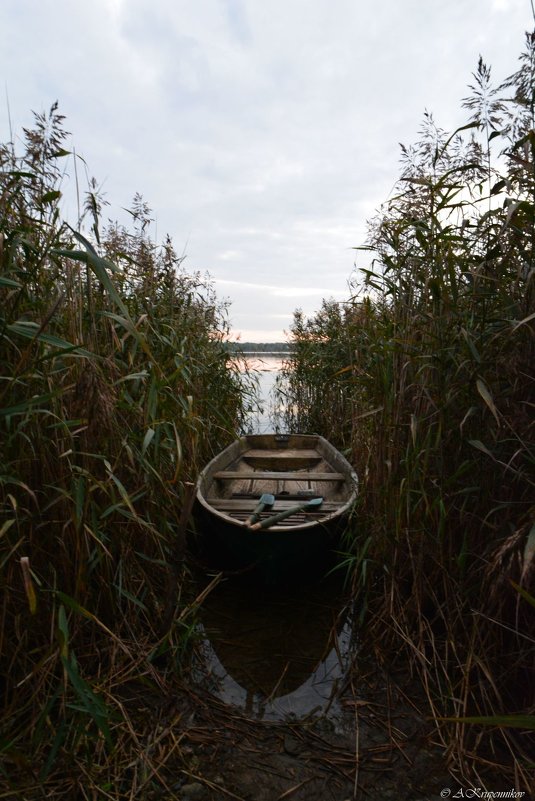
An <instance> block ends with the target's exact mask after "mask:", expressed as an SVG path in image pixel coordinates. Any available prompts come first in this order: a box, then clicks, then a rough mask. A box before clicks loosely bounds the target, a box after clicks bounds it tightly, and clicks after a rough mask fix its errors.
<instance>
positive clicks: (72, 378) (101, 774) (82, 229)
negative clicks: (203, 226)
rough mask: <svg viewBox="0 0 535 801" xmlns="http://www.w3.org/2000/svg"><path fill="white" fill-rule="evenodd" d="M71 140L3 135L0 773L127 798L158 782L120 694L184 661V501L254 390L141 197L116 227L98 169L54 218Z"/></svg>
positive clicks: (52, 130)
mask: <svg viewBox="0 0 535 801" xmlns="http://www.w3.org/2000/svg"><path fill="white" fill-rule="evenodd" d="M66 136H67V134H66V132H65V129H64V120H63V117H62V116H61V115H60V114H59V113H58V110H57V105H55V106H53V107H52V109H51V110H50V112H49V113H48V114H46V115H45V114H40V115H36V117H35V125H34V127H33V128H32V129H31V130H26V131H24V148H23V151H22V152H21V153H20V154H19V153H17V152H16V151H15V147H14V145H13V144H12V143H8V144H7V145H3V146H1V147H0V265H1V266H0V300H1V302H0V309H1V312H0V378H1V383H0V450H1V453H2V461H1V468H0V514H1V517H0V553H1V558H0V570H1V582H2V590H3V592H2V600H1V601H0V604H1V612H0V620H1V624H0V638H1V643H2V647H1V649H0V651H1V657H0V665H1V676H2V681H1V685H0V691H1V694H2V709H3V710H4V711H3V713H2V719H1V732H2V733H1V736H0V751H1V757H0V785H2V786H3V788H4V789H5V792H7V794H8V795H9V793H10V792H13V793H14V792H15V791H16V792H19V793H21V794H22V795H23V796H24V797H25V798H33V797H42V796H43V794H45V795H49V796H52V795H54V797H56V794H57V797H60V796H61V797H66V798H67V797H73V798H74V797H76V798H83V797H87V798H90V797H91V798H96V797H99V798H101V797H106V798H123V797H124V795H123V794H122V792H123V790H124V788H125V787H126V786H127V785H129V786H130V787H134V788H136V787H145V789H146V791H147V792H148V790H149V789H154V787H160V788H161V787H162V786H163V785H162V781H163V780H161V777H160V776H159V774H158V768H157V766H156V763H155V762H154V761H153V756H151V753H148V752H147V753H143V748H142V745H141V743H142V741H143V736H142V732H143V731H144V730H145V729H146V721H144V720H143V716H142V715H141V714H137V718H136V715H134V714H133V712H132V711H131V709H130V710H128V709H127V705H126V704H125V702H124V698H125V695H126V693H127V692H129V693H134V691H133V690H132V689H130V688H131V687H133V686H138V687H140V686H144V688H145V692H146V693H148V694H150V693H151V692H154V691H156V690H158V691H159V692H160V693H161V691H162V688H168V682H169V680H170V677H171V676H173V675H174V676H175V677H176V676H177V675H179V674H180V671H181V670H182V669H183V665H184V659H183V657H184V654H185V652H186V651H187V648H188V643H189V641H190V639H191V637H192V635H193V630H194V627H193V625H192V614H191V610H193V609H194V604H193V605H192V606H191V608H190V600H191V599H189V591H188V590H187V573H185V571H184V570H183V569H181V570H180V571H179V572H178V575H177V568H176V564H175V561H176V559H177V558H180V557H181V555H182V548H181V542H182V538H183V534H184V532H183V527H184V520H182V521H181V510H183V508H184V504H185V503H186V502H187V500H188V494H189V488H188V487H189V484H188V482H189V481H190V480H191V479H192V478H193V476H194V475H195V473H196V471H197V468H198V465H199V463H203V462H204V461H206V460H207V459H208V457H209V456H211V455H212V449H215V450H219V449H220V447H222V446H223V445H224V444H226V443H227V442H228V441H230V440H231V439H232V438H233V437H234V432H235V431H236V429H237V428H238V427H239V426H240V425H241V422H242V420H243V417H244V415H245V414H246V411H247V405H248V397H249V396H250V393H249V384H248V379H247V376H246V374H245V373H243V371H242V369H241V367H240V365H239V364H238V357H237V356H234V355H232V354H230V353H229V352H228V351H227V349H226V348H225V347H224V340H225V338H226V336H227V334H228V323H227V316H226V307H225V305H224V304H221V303H220V302H219V301H218V299H217V298H216V296H215V294H214V291H213V287H212V286H211V284H210V282H209V280H208V279H206V278H204V277H202V276H200V275H199V274H196V273H189V272H187V271H186V270H185V268H184V264H183V258H182V257H178V256H177V254H176V253H175V250H174V248H173V245H172V242H171V240H170V239H169V238H167V239H166V240H165V242H164V243H163V245H161V246H160V245H157V244H156V243H154V242H153V241H152V240H151V239H150V237H149V235H148V231H149V228H150V210H149V209H148V207H147V205H146V204H145V203H144V201H143V199H142V198H141V197H140V196H139V195H138V196H136V197H135V199H134V203H133V206H132V210H131V214H132V219H133V229H130V230H127V229H126V228H125V227H124V226H120V225H118V224H111V223H110V224H108V225H106V226H102V224H101V219H102V217H101V212H102V207H103V204H104V199H103V198H102V197H101V196H100V195H99V192H98V188H97V184H96V183H95V182H94V181H93V182H91V184H90V186H89V190H88V192H87V193H86V195H85V198H84V199H82V200H80V201H79V208H80V209H81V211H80V217H79V220H78V223H77V225H76V226H75V227H70V226H69V225H67V224H66V223H65V222H64V221H63V220H62V215H61V202H62V193H63V192H64V189H66V188H65V187H64V183H65V180H66V179H65V177H64V172H65V168H64V166H63V165H64V164H65V163H66V161H67V160H69V159H73V158H74V159H76V157H75V156H74V154H70V153H69V152H67V150H66V149H65V142H66ZM170 577H171V579H173V577H174V579H176V580H174V582H173V581H172V582H171V583H172V587H173V592H172V594H171V595H170V593H169V586H170ZM188 599H189V600H188ZM162 622H165V626H163V625H162ZM165 739H166V742H167V746H168V747H169V748H170V749H171V752H172V753H174V755H175V757H176V758H177V759H180V750H179V749H178V750H177V743H176V741H174V740H173V738H172V732H169V731H168V732H167V734H166V737H165ZM132 765H135V766H136V767H135V775H134V774H132ZM138 769H139V772H138ZM129 772H130V779H129V778H128V777H129ZM121 788H122V789H121ZM139 792H141V790H139ZM2 794H3V793H2ZM138 797H140V796H138Z"/></svg>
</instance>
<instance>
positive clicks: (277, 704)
mask: <svg viewBox="0 0 535 801" xmlns="http://www.w3.org/2000/svg"><path fill="white" fill-rule="evenodd" d="M201 627H202V632H203V634H204V639H203V640H202V642H201V643H200V645H199V652H198V657H199V659H198V665H197V670H198V673H199V675H198V677H197V679H198V682H199V683H200V684H202V686H204V687H205V688H206V689H208V690H209V691H210V692H211V693H212V694H213V695H215V696H216V697H218V698H219V699H221V700H222V701H224V702H225V703H228V704H232V705H233V706H236V707H239V708H241V709H243V710H245V712H246V713H247V714H249V715H251V716H252V717H256V718H262V719H264V720H283V719H285V718H286V717H288V716H292V717H294V718H297V719H302V718H304V717H307V716H308V715H314V714H321V713H325V712H327V711H328V710H331V709H333V711H334V709H335V708H336V707H337V704H336V694H337V689H338V684H339V683H340V680H341V679H342V678H343V676H344V674H345V671H346V668H347V665H348V662H349V658H350V645H351V625H350V620H349V614H348V612H347V609H345V610H344V608H343V599H342V598H341V593H340V589H339V586H337V584H336V582H333V580H329V581H324V582H322V583H321V584H318V585H316V586H313V587H307V588H301V589H300V590H299V592H297V591H295V592H293V593H291V592H288V591H286V592H284V593H282V592H277V593H276V592H275V591H274V590H273V589H271V590H270V589H269V588H265V587H256V588H253V587H250V586H243V585H241V584H235V583H234V582H226V583H224V584H221V585H220V586H219V587H218V588H217V589H216V590H215V591H213V592H212V594H211V595H210V596H209V597H208V598H207V600H206V601H205V602H204V604H203V607H202V609H201Z"/></svg>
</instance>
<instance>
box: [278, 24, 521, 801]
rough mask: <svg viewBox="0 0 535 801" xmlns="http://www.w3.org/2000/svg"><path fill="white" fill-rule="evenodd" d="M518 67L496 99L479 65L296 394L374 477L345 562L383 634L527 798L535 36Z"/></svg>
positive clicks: (421, 145) (406, 159) (407, 153)
mask: <svg viewBox="0 0 535 801" xmlns="http://www.w3.org/2000/svg"><path fill="white" fill-rule="evenodd" d="M520 62H521V64H520V69H519V70H518V72H516V73H515V74H514V75H512V76H511V77H510V78H509V79H508V80H507V81H506V82H505V83H504V84H503V85H502V86H501V87H499V88H498V89H494V88H493V87H492V84H491V80H490V70H489V69H488V67H487V66H486V65H485V64H484V63H483V62H482V60H480V61H479V64H478V67H477V70H476V72H475V74H474V82H473V85H472V87H471V94H470V96H469V97H468V98H467V99H466V101H465V103H464V105H465V107H466V108H467V109H468V110H469V112H470V118H469V119H468V120H467V123H466V125H464V126H463V127H462V128H460V129H459V130H457V131H455V132H453V133H452V134H448V133H446V132H444V131H442V130H441V129H440V128H439V127H438V126H437V125H436V123H435V121H434V120H433V117H432V115H430V114H428V113H426V115H425V117H424V121H423V125H422V129H421V137H420V140H419V141H418V142H417V143H416V144H415V145H414V146H411V147H402V174H401V178H400V180H399V182H398V185H397V189H396V191H395V193H394V194H393V196H392V197H391V198H390V199H389V200H388V201H387V202H386V203H385V204H384V206H383V207H382V209H381V211H380V213H379V214H378V216H377V217H376V218H375V219H374V220H373V221H372V222H371V223H370V229H369V239H368V243H367V244H366V246H365V248H363V249H359V250H360V252H361V253H362V251H365V252H366V253H368V254H370V253H371V255H372V260H371V263H369V264H368V265H367V266H366V267H364V268H361V269H360V270H358V271H357V273H356V275H355V279H354V286H355V294H354V296H353V297H352V298H350V299H349V300H348V302H347V303H345V304H342V305H340V306H338V305H336V304H333V303H324V304H323V306H322V308H321V310H320V311H318V312H317V314H316V315H315V316H313V317H312V318H311V319H309V320H307V321H305V320H304V319H303V318H302V316H301V315H300V314H299V313H296V316H295V321H294V326H293V329H292V334H293V337H292V340H293V341H292V343H291V347H292V352H293V356H292V358H291V359H289V360H288V362H287V364H286V368H285V372H284V375H283V378H282V380H281V386H280V391H281V392H283V393H284V395H285V397H286V401H287V402H286V409H287V412H286V423H287V425H288V428H289V429H290V430H297V429H301V430H306V429H310V430H314V431H318V432H319V433H323V434H325V435H326V436H329V437H330V438H331V439H333V440H334V441H335V442H336V444H338V445H340V446H341V447H343V448H345V449H346V450H347V451H348V452H349V453H351V455H352V458H353V461H354V463H355V464H356V465H357V467H358V469H359V472H360V475H361V477H362V484H361V507H360V510H359V511H360V515H358V518H359V521H360V522H359V527H358V531H353V532H349V533H348V538H347V542H346V548H347V550H348V553H349V555H348V557H347V559H348V561H349V563H352V564H353V567H354V573H353V580H354V589H355V593H361V594H363V593H365V592H366V593H368V598H369V603H370V604H371V608H370V614H371V618H370V622H369V624H368V627H369V632H370V634H371V636H375V637H378V636H380V637H381V638H382V639H383V640H384V641H385V642H390V643H391V644H395V645H396V647H397V648H399V644H400V642H401V643H402V644H403V646H404V648H405V649H406V651H407V652H408V653H409V654H410V656H411V659H412V660H413V661H414V664H415V665H416V667H417V668H418V670H419V671H420V675H421V677H422V680H423V682H424V685H425V687H426V689H427V692H428V697H429V703H430V710H431V713H432V714H433V716H434V717H435V719H436V720H437V731H438V734H439V736H440V737H441V738H442V741H443V743H444V745H445V747H446V748H447V749H448V752H449V754H450V755H451V759H452V764H454V765H455V767H456V768H457V769H458V771H459V772H460V774H461V775H463V776H464V777H471V779H472V781H475V780H477V778H478V777H479V779H480V780H481V774H480V771H482V770H483V769H484V766H485V764H487V765H488V764H491V763H495V764H497V765H500V766H501V768H500V769H501V770H503V771H509V774H507V773H504V774H503V775H511V776H513V778H514V779H515V781H516V783H517V784H521V785H522V787H523V788H524V789H527V788H528V785H529V776H530V770H531V769H532V767H533V766H532V763H531V761H530V757H529V749H530V739H529V737H528V736H527V734H526V732H525V731H524V732H523V736H519V735H518V733H517V730H516V729H514V728H512V727H510V726H509V725H500V724H499V723H497V721H498V716H500V715H502V716H503V715H506V714H507V713H510V712H518V713H519V714H520V713H523V714H525V715H528V717H523V718H522V721H523V723H524V727H526V725H527V722H528V721H531V724H530V725H531V726H532V727H533V722H534V719H533V703H534V697H533V684H532V682H531V681H530V680H529V673H530V669H532V667H533V664H532V658H533V650H532V649H533V639H532V637H531V633H530V627H529V616H530V614H532V609H531V608H530V603H529V598H530V597H531V596H532V593H533V590H532V589H531V590H530V582H533V576H534V572H535V570H534V563H533V542H534V537H535V529H534V528H533V525H534V507H533V498H534V494H533V489H534V483H535V482H534V471H533V466H534V455H535V447H534V443H533V424H532V419H533V408H534V403H535V392H534V390H535V387H534V381H533V364H534V362H535V338H534V336H533V334H534V320H535V309H534V298H535V296H534V279H535V262H534V240H535V223H534V220H535V215H534V209H535V158H534V156H535V133H534V127H535V126H534V108H533V98H534V96H535V94H534V92H535V37H534V36H533V35H527V36H526V48H525V50H524V52H523V53H522V55H521V59H520ZM359 258H362V256H359ZM363 531H365V532H366V535H365V536H363V535H362V534H361V533H360V532H363ZM363 554H364V555H363ZM364 568H365V569H364ZM379 586H380V587H382V593H380V594H379V593H378V592H377V588H378V587H379ZM372 589H373V591H372ZM385 633H386V634H385ZM530 715H531V717H529V716H530ZM468 717H470V718H474V717H477V718H479V719H480V720H479V725H476V724H474V723H472V724H469V723H468V722H467V721H466V718H468ZM444 718H450V722H444V720H443V719H444ZM452 718H456V719H457V722H451V719H452ZM461 718H463V722H460V719H461ZM481 718H487V723H489V724H490V727H484V726H483V724H482V723H481ZM502 720H503V718H502ZM493 726H494V728H493ZM474 777H475V778H474Z"/></svg>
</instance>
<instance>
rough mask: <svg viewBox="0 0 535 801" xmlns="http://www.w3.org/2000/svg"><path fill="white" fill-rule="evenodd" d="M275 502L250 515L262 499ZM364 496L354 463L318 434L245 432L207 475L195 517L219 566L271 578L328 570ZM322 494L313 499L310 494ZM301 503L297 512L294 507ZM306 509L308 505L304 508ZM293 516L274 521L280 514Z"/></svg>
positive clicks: (206, 550)
mask: <svg viewBox="0 0 535 801" xmlns="http://www.w3.org/2000/svg"><path fill="white" fill-rule="evenodd" d="M266 493H270V494H272V495H273V497H274V504H273V506H272V507H270V508H268V509H264V510H263V511H262V512H261V514H260V515H259V523H260V525H267V527H266V528H259V529H256V530H255V529H253V528H251V526H250V523H249V520H250V516H251V515H252V514H253V512H254V510H255V508H257V504H258V502H259V500H260V498H262V497H265V494H266ZM356 495H357V477H356V474H355V472H354V471H353V469H352V468H351V465H350V464H349V463H348V462H347V461H346V459H345V458H344V457H343V456H342V455H341V454H340V453H339V452H338V451H336V449H335V448H334V447H333V446H332V445H330V443H328V442H327V441H326V440H325V439H323V438H322V437H319V436H316V435H289V436H281V435H275V434H262V435H250V436H247V437H242V438H241V439H240V440H237V441H236V442H234V443H233V444H232V445H231V446H229V448H227V449H226V450H225V451H223V452H222V453H221V454H219V455H218V456H217V457H216V458H215V459H213V460H212V462H210V463H209V464H208V465H207V466H206V468H205V469H204V470H203V471H202V473H201V474H200V476H199V480H198V482H197V488H196V506H195V517H196V521H197V532H198V534H199V535H200V538H201V540H202V541H203V545H204V553H205V556H207V557H208V561H209V562H210V563H211V566H212V567H221V568H223V569H227V570H230V571H244V572H246V573H249V572H250V573H251V574H253V575H254V576H257V575H261V577H262V578H263V580H264V581H266V582H268V583H278V582H281V581H286V580H288V579H289V580H293V579H294V578H295V577H299V576H301V577H308V576H316V575H318V574H319V573H325V572H326V571H327V570H328V569H329V568H330V567H331V566H332V563H333V560H332V552H333V549H334V548H335V547H336V545H337V543H338V540H339V537H340V534H341V533H342V532H343V530H344V528H345V527H346V525H347V518H348V516H349V513H350V511H351V509H352V507H353V504H354V501H355V499H356ZM313 498H316V499H317V498H322V500H321V502H320V503H319V508H317V501H316V502H315V503H314V504H310V508H309V507H308V504H309V501H310V499H313ZM296 507H301V508H300V509H299V510H298V511H297V512H292V510H293V509H296ZM303 507H304V508H303ZM281 510H282V512H283V515H288V516H287V517H284V518H283V519H282V520H280V521H275V522H272V523H270V521H271V520H272V519H273V518H274V516H275V515H277V514H278V516H280V514H281Z"/></svg>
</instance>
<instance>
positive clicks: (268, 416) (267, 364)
mask: <svg viewBox="0 0 535 801" xmlns="http://www.w3.org/2000/svg"><path fill="white" fill-rule="evenodd" d="M245 356H246V362H247V366H248V367H249V369H250V370H252V371H254V373H255V375H256V377H257V381H258V400H259V404H260V411H259V412H258V413H257V414H255V415H253V416H252V417H251V419H250V420H249V421H248V433H251V434H266V433H268V432H271V431H276V430H277V426H278V420H277V418H278V416H279V414H278V413H276V412H275V410H274V408H273V407H274V398H273V394H272V392H273V388H274V386H275V381H276V379H277V376H278V375H279V372H280V370H281V368H282V363H283V361H284V359H285V358H286V356H285V354H281V353H247V354H245Z"/></svg>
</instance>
